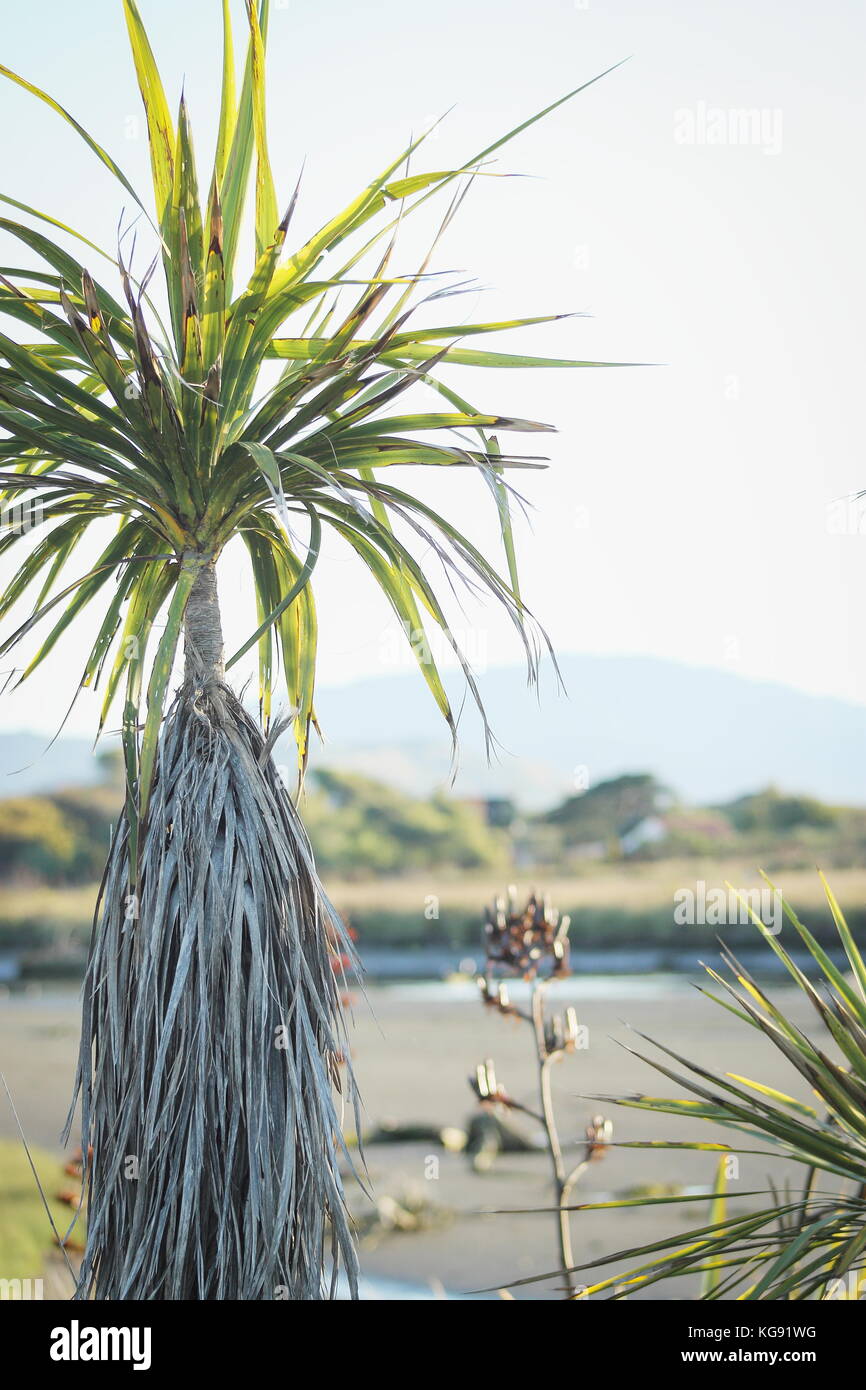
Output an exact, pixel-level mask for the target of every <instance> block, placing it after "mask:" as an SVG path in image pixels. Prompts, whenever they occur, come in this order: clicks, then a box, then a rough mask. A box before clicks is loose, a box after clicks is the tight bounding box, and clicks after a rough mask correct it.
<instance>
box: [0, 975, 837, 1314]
mask: <svg viewBox="0 0 866 1390" xmlns="http://www.w3.org/2000/svg"><path fill="white" fill-rule="evenodd" d="M700 978H701V972H700V971H699V970H697V969H696V971H695V974H694V979H695V980H699V979H700ZM772 993H773V997H774V998H776V999H777V1000H778V1001H779V1003H780V1004H781V1005H782V1007H783V1008H784V1009H785V1010H786V1011H789V1012H790V1014H791V1016H792V1017H793V1018H794V1019H795V1020H797V1021H801V1022H803V1023H804V1024H806V1023H808V1026H809V1027H810V1028H811V1027H812V1026H813V1025H812V1023H811V1020H810V1018H809V1014H810V1011H809V1008H808V1005H807V1004H806V1003H805V1001H804V1000H803V998H802V996H801V995H800V994H799V993H798V992H797V991H796V990H793V989H787V988H785V987H784V986H783V985H781V984H779V985H776V986H774V987H773V989H772ZM558 998H561V999H562V1002H563V1003H572V1002H573V1003H574V1005H575V1008H576V1009H577V1013H578V1019H579V1022H580V1024H581V1025H583V1026H585V1028H586V1029H587V1030H588V1031H587V1037H586V1039H585V1040H586V1041H587V1042H588V1046H587V1047H585V1048H584V1049H583V1050H581V1051H578V1052H576V1053H574V1054H572V1055H570V1056H568V1057H566V1058H565V1059H563V1061H562V1062H561V1063H560V1064H559V1065H557V1066H556V1067H555V1068H554V1070H553V1087H554V1094H555V1099H556V1109H557V1115H558V1117H559V1126H560V1133H561V1138H562V1142H563V1146H564V1148H565V1149H566V1160H567V1161H568V1160H569V1159H570V1160H571V1162H572V1163H573V1162H575V1161H576V1160H577V1158H578V1157H579V1156H580V1152H581V1140H582V1136H583V1132H584V1127H585V1125H586V1123H587V1121H588V1119H589V1118H590V1117H591V1116H592V1115H594V1114H597V1113H602V1114H604V1115H606V1116H608V1117H610V1118H611V1119H612V1120H613V1122H614V1127H615V1134H614V1138H615V1139H616V1140H619V1141H624V1140H635V1139H680V1140H703V1141H708V1140H711V1139H716V1140H718V1139H724V1138H725V1137H726V1136H725V1135H724V1134H723V1133H722V1132H721V1131H717V1130H715V1129H714V1128H713V1127H711V1126H710V1125H709V1124H707V1123H706V1122H701V1121H692V1122H688V1121H683V1120H680V1119H677V1118H673V1117H669V1116H664V1115H653V1114H647V1113H645V1112H642V1111H637V1110H633V1109H624V1108H622V1107H618V1106H615V1105H612V1104H610V1103H608V1102H606V1101H598V1100H593V1099H588V1098H587V1097H591V1096H593V1095H595V1094H599V1093H600V1094H605V1095H606V1094H612V1095H624V1094H628V1093H634V1092H636V1091H644V1092H645V1093H648V1094H652V1095H677V1094H681V1092H680V1091H679V1090H678V1088H677V1087H676V1086H675V1085H674V1083H672V1082H669V1081H668V1080H666V1079H665V1078H664V1077H662V1076H660V1075H659V1074H658V1073H656V1072H654V1071H653V1070H652V1068H650V1067H649V1066H647V1065H646V1064H644V1063H643V1062H641V1061H640V1060H638V1059H637V1058H635V1057H634V1056H632V1055H630V1053H629V1052H628V1051H627V1050H626V1047H632V1048H636V1049H637V1050H639V1051H643V1052H648V1051H651V1049H650V1047H649V1045H648V1044H646V1043H645V1042H644V1041H643V1040H642V1039H641V1038H639V1037H638V1036H637V1035H636V1033H635V1031H633V1030H638V1031H640V1032H645V1033H647V1034H649V1035H650V1036H651V1037H653V1038H656V1039H658V1040H660V1041H663V1042H665V1043H666V1045H668V1046H669V1047H671V1048H673V1049H674V1050H675V1051H678V1052H680V1053H682V1054H686V1055H688V1056H689V1057H693V1058H694V1059H695V1060H696V1061H699V1062H700V1063H702V1064H704V1065H706V1066H707V1067H708V1068H711V1069H714V1070H717V1071H722V1072H725V1071H727V1072H734V1073H739V1074H741V1075H745V1076H748V1077H750V1078H753V1079H755V1080H759V1081H761V1082H763V1083H765V1084H767V1085H770V1086H774V1087H777V1088H779V1089H781V1090H783V1091H785V1092H787V1093H789V1094H794V1095H796V1096H797V1097H798V1098H801V1099H808V1096H807V1094H806V1090H805V1087H804V1086H803V1085H801V1084H799V1083H798V1078H796V1077H795V1076H793V1075H792V1074H791V1070H790V1068H789V1067H788V1065H787V1064H786V1063H785V1062H784V1060H783V1059H782V1058H781V1056H780V1055H779V1054H778V1053H777V1052H775V1050H774V1049H773V1048H772V1047H771V1046H770V1044H769V1043H768V1042H767V1041H766V1039H764V1038H763V1037H762V1036H760V1035H759V1034H758V1033H757V1032H756V1031H755V1030H753V1029H751V1028H749V1027H747V1026H746V1025H745V1024H743V1023H741V1022H740V1021H739V1020H737V1019H736V1018H734V1017H732V1015H731V1014H730V1013H728V1012H727V1011H725V1010H724V1009H722V1008H720V1007H719V1006H718V1005H716V1004H714V1003H712V1002H711V1001H710V1000H708V999H706V998H704V997H703V996H701V995H700V994H699V993H698V992H697V991H696V990H695V989H694V988H693V987H692V985H691V984H690V982H689V981H688V980H686V979H685V978H680V977H675V978H674V977H672V978H667V979H660V980H651V979H647V978H643V977H620V978H616V979H614V978H608V979H599V978H597V977H596V978H593V977H588V978H586V979H584V980H571V981H567V982H564V983H563V984H562V985H557V986H555V987H554V989H553V990H552V991H551V1003H555V1001H556V1000H557V999H558ZM353 1000H354V1003H353V1008H352V1016H353V1021H352V1026H351V1035H352V1052H353V1058H352V1060H353V1065H354V1067H355V1071H356V1074H357V1077H358V1080H359V1084H360V1087H361V1091H362V1096H363V1102H364V1121H363V1127H364V1130H365V1131H366V1132H368V1133H369V1132H371V1131H373V1130H375V1129H376V1128H377V1127H379V1126H381V1125H383V1124H385V1125H409V1124H411V1125H421V1126H424V1127H425V1128H426V1127H430V1129H432V1130H436V1129H440V1128H444V1127H452V1128H456V1129H464V1130H465V1128H466V1125H467V1123H468V1121H469V1119H470V1117H471V1116H472V1115H473V1113H475V1112H476V1111H477V1102H476V1101H475V1100H474V1097H473V1095H472V1093H471V1091H470V1088H469V1085H468V1082H467V1078H468V1077H469V1075H470V1074H471V1073H472V1072H474V1069H475V1067H476V1065H477V1064H478V1063H479V1062H481V1061H483V1060H484V1059H486V1058H493V1059H494V1060H495V1063H496V1073H497V1078H498V1079H499V1081H500V1082H501V1083H503V1084H504V1086H505V1087H506V1089H507V1091H508V1092H509V1093H510V1094H511V1095H513V1096H514V1097H516V1098H518V1099H520V1100H521V1101H525V1102H526V1103H528V1104H529V1105H530V1106H532V1107H533V1108H536V1107H537V1101H536V1096H535V1085H536V1074H535V1063H534V1056H533V1051H532V1040H531V1036H530V1033H529V1029H528V1027H527V1025H526V1024H524V1023H521V1022H520V1021H518V1020H513V1019H505V1018H503V1017H501V1016H500V1015H498V1014H497V1013H496V1012H494V1011H493V1010H489V1009H485V1008H484V1007H483V1006H482V1005H481V1003H480V1002H479V1001H478V999H477V997H476V996H475V994H474V991H473V988H472V986H471V984H465V985H455V986H448V985H443V984H438V983H437V984H435V985H429V986H425V985H393V986H381V985H380V986H375V985H374V986H371V987H369V988H368V990H367V994H366V997H365V996H364V995H363V994H362V993H361V992H360V991H358V990H354V991H353ZM629 1025H630V1027H629ZM77 1030H78V1003H77V996H76V993H75V991H74V990H72V989H69V990H64V989H60V988H58V987H56V986H44V987H35V986H34V987H31V988H30V990H28V991H26V992H21V993H13V994H8V995H6V996H5V997H4V998H2V999H0V1068H2V1070H3V1071H4V1073H5V1075H6V1079H7V1082H8V1085H9V1088H10V1090H11V1092H12V1095H13V1097H14V1100H15V1104H16V1107H17V1109H18V1113H19V1116H20V1119H21V1123H22V1126H23V1128H24V1132H25V1134H26V1136H27V1138H28V1140H29V1141H30V1142H32V1143H34V1144H39V1145H41V1146H42V1147H44V1148H47V1149H49V1150H51V1151H54V1152H58V1153H59V1152H60V1148H59V1138H58V1137H59V1133H60V1129H61V1127H62V1124H63V1120H64V1118H65V1114H66V1108H67V1105H68V1099H69V1093H70V1089H71V1085H72V1076H73V1071H74V1064H75V1053H76V1047H77ZM623 1044H625V1046H623ZM656 1055H658V1054H656ZM670 1065H672V1066H673V1068H674V1069H675V1070H676V1069H677V1064H675V1063H671V1064H670ZM518 1120H519V1121H520V1123H521V1128H522V1129H523V1130H524V1131H525V1132H526V1134H527V1135H529V1136H531V1135H532V1134H533V1132H534V1127H533V1124H532V1122H531V1121H529V1120H525V1119H523V1118H522V1117H518ZM16 1133H17V1131H16V1126H15V1122H14V1119H13V1116H12V1114H11V1112H10V1108H9V1105H8V1101H7V1100H6V1097H5V1095H4V1096H3V1097H0V1137H2V1138H14V1137H15V1136H16ZM727 1137H728V1138H730V1137H731V1136H730V1135H729V1136H727ZM366 1162H367V1168H368V1177H367V1182H368V1185H369V1187H370V1188H371V1190H372V1193H373V1197H374V1199H375V1201H376V1202H377V1203H378V1209H377V1210H374V1207H373V1204H372V1203H371V1202H370V1201H369V1200H368V1199H367V1198H366V1197H365V1196H364V1194H363V1193H362V1192H361V1191H360V1189H359V1188H357V1187H355V1186H354V1185H352V1184H350V1200H351V1205H352V1208H353V1210H354V1211H355V1212H356V1213H357V1215H358V1217H359V1220H360V1221H361V1224H362V1226H363V1227H365V1228H367V1233H366V1234H365V1235H364V1237H363V1238H362V1244H361V1259H362V1267H363V1270H364V1272H365V1274H367V1275H368V1276H370V1277H371V1278H372V1279H374V1280H375V1279H383V1280H389V1281H391V1280H393V1281H398V1282H399V1284H400V1285H404V1286H406V1288H405V1293H406V1295H407V1296H408V1295H409V1293H410V1292H411V1291H412V1290H414V1292H415V1295H416V1296H420V1295H421V1294H423V1293H424V1292H425V1291H429V1294H428V1296H430V1295H432V1296H439V1297H441V1296H442V1294H443V1291H444V1292H446V1293H447V1295H448V1296H465V1295H466V1293H467V1292H468V1291H471V1290H478V1289H488V1288H494V1289H495V1288H497V1287H499V1286H502V1285H505V1284H510V1283H512V1281H514V1280H518V1279H527V1278H529V1279H531V1278H532V1277H533V1276H535V1275H540V1274H543V1273H544V1272H545V1271H548V1270H550V1269H551V1268H554V1267H555V1265H556V1259H557V1255H556V1244H555V1229H554V1222H555V1217H554V1215H553V1214H552V1213H550V1212H544V1211H534V1212H533V1214H530V1215H508V1214H501V1211H502V1209H506V1210H508V1209H512V1210H513V1209H514V1208H518V1207H529V1208H533V1209H536V1208H543V1207H544V1206H545V1204H548V1203H549V1202H550V1200H551V1185H550V1165H549V1160H548V1157H547V1155H546V1153H544V1152H538V1153H536V1152H526V1153H522V1152H518V1153H505V1154H501V1155H500V1156H499V1158H498V1159H497V1160H496V1161H495V1162H494V1163H493V1166H492V1168H491V1169H490V1170H489V1171H488V1172H486V1173H478V1172H476V1171H474V1169H473V1167H472V1165H471V1163H470V1162H469V1160H468V1159H467V1157H466V1156H465V1155H464V1154H462V1153H459V1152H449V1151H447V1150H445V1149H443V1148H442V1147H440V1145H439V1144H438V1143H436V1142H435V1140H434V1139H433V1138H432V1137H431V1138H427V1137H422V1138H421V1139H419V1140H417V1141H413V1142H397V1143H392V1142H389V1143H372V1144H369V1145H368V1146H367V1148H366ZM715 1163H716V1159H715V1156H714V1155H712V1154H707V1153H696V1152H688V1151H685V1152H674V1153H672V1152H667V1151H664V1150H657V1151H654V1152H651V1153H650V1152H643V1151H639V1150H634V1149H628V1148H616V1147H612V1148H611V1149H610V1150H609V1151H608V1152H607V1154H606V1156H605V1157H604V1159H603V1160H602V1161H600V1162H594V1163H592V1164H591V1165H590V1166H589V1168H588V1170H587V1171H586V1173H585V1175H584V1177H583V1178H582V1179H581V1181H580V1184H579V1186H578V1187H577V1189H576V1190H575V1196H574V1199H573V1200H574V1201H575V1202H593V1201H606V1200H609V1199H610V1198H611V1197H612V1196H614V1195H625V1194H627V1193H628V1194H633V1193H634V1191H635V1189H638V1188H641V1187H643V1188H645V1187H646V1186H647V1185H649V1184H654V1185H664V1184H667V1185H676V1186H677V1187H679V1188H692V1187H699V1188H700V1187H706V1186H709V1184H711V1183H712V1181H713V1176H714V1170H715ZM569 1166H570V1165H569ZM786 1174H790V1175H792V1176H793V1177H794V1178H795V1179H796V1177H797V1170H796V1169H795V1168H793V1167H792V1166H791V1165H788V1164H786V1163H785V1162H784V1161H782V1160H779V1159H777V1158H775V1157H772V1158H770V1157H766V1158H765V1157H755V1156H745V1157H742V1158H741V1159H740V1160H739V1172H738V1174H737V1175H736V1176H735V1177H734V1178H733V1179H732V1180H731V1181H730V1183H729V1192H730V1194H731V1198H732V1202H733V1203H734V1206H733V1209H734V1210H736V1209H738V1208H739V1209H742V1207H741V1206H740V1203H739V1200H738V1198H737V1194H738V1193H743V1192H746V1191H748V1190H750V1189H756V1188H759V1189H766V1188H767V1179H768V1177H771V1178H772V1179H773V1181H774V1182H775V1183H776V1184H777V1186H781V1185H782V1184H783V1183H784V1181H785V1177H786ZM743 1200H746V1199H743ZM751 1200H754V1199H751ZM493 1210H498V1211H499V1212H500V1214H489V1213H490V1212H491V1211H493ZM406 1213H408V1216H407V1215H406ZM706 1213H707V1203H706V1202H705V1201H704V1200H701V1201H697V1202H693V1203H684V1204H681V1205H680V1204H677V1205H666V1206H662V1207H656V1208H652V1209H640V1208H638V1209H635V1208H632V1209H629V1210H627V1211H619V1212H611V1211H596V1212H576V1213H575V1214H574V1215H573V1217H572V1238H573V1244H574V1252H575V1259H576V1260H577V1261H579V1262H580V1263H584V1262H587V1261H593V1260H598V1259H599V1258H600V1257H601V1256H602V1255H604V1254H606V1253H610V1252H613V1251H616V1250H621V1249H624V1248H627V1247H629V1246H634V1245H638V1244H641V1243H642V1242H644V1241H647V1240H651V1239H661V1238H663V1237H664V1236H665V1235H668V1234H671V1235H673V1234H676V1233H678V1232H685V1231H686V1230H687V1229H688V1228H689V1227H690V1226H698V1225H701V1224H703V1222H704V1221H705V1220H706ZM401 1224H402V1225H409V1226H414V1227H415V1228H414V1229H400V1226H401ZM622 1268H623V1266H622V1265H620V1266H612V1267H610V1268H607V1267H606V1268H605V1269H604V1270H602V1271H601V1272H600V1274H598V1275H594V1274H593V1273H592V1272H591V1271H587V1272H584V1273H582V1274H580V1275H579V1276H576V1278H577V1279H578V1281H579V1282H581V1283H587V1284H589V1283H592V1282H593V1281H594V1279H595V1278H597V1277H605V1276H607V1275H609V1274H611V1273H614V1272H618V1271H619V1270H621V1269H622ZM2 1273H3V1271H0V1275H2ZM410 1286H411V1287H410ZM560 1286H561V1280H560V1279H559V1278H554V1279H552V1280H548V1281H544V1282H541V1283H529V1284H526V1285H523V1286H521V1287H517V1288H514V1289H513V1294H514V1296H515V1297H517V1298H546V1299H550V1298H555V1297H558V1296H560V1295H559V1294H558V1293H557V1289H558V1288H559V1287H560ZM390 1292H391V1293H392V1294H396V1293H398V1292H399V1291H397V1290H393V1289H391V1290H390ZM694 1295H695V1289H694V1286H693V1284H689V1283H687V1282H685V1281H682V1280H681V1281H678V1282H677V1283H666V1284H662V1285H660V1286H658V1287H656V1288H654V1289H650V1290H647V1291H646V1293H645V1294H644V1295H641V1296H652V1297H658V1298H688V1297H694ZM599 1296H600V1295H599Z"/></svg>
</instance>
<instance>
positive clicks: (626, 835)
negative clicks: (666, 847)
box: [619, 813, 669, 855]
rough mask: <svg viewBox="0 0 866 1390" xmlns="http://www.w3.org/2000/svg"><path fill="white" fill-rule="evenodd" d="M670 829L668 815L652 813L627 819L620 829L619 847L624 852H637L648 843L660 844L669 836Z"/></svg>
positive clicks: (626, 853) (627, 853)
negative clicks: (630, 819)
mask: <svg viewBox="0 0 866 1390" xmlns="http://www.w3.org/2000/svg"><path fill="white" fill-rule="evenodd" d="M668 834H669V830H668V823H667V817H666V816H659V815H656V814H655V813H652V814H650V815H648V816H638V818H637V819H636V820H632V821H627V822H626V824H625V825H624V826H621V827H620V831H619V847H620V850H621V851H622V853H623V854H625V855H629V854H636V853H637V852H638V850H642V849H646V847H647V846H648V845H657V844H660V843H661V841H662V840H666V839H667V838H668Z"/></svg>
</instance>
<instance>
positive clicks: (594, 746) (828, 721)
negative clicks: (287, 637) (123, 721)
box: [0, 656, 866, 809]
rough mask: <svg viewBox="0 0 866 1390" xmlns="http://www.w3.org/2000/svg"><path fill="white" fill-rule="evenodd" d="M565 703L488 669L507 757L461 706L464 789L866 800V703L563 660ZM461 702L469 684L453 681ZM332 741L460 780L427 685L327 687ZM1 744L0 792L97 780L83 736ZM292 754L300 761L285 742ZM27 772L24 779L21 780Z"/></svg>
mask: <svg viewBox="0 0 866 1390" xmlns="http://www.w3.org/2000/svg"><path fill="white" fill-rule="evenodd" d="M560 665H561V668H562V674H563V679H564V682H565V686H566V692H567V693H566V694H565V695H562V694H559V693H558V692H557V689H556V683H555V680H554V677H553V674H552V672H551V671H550V670H549V669H547V670H546V671H545V675H544V679H543V685H542V693H541V697H540V699H537V698H536V696H535V695H534V694H533V693H532V692H531V691H528V690H527V688H526V682H525V677H524V674H523V672H522V671H521V670H520V669H519V668H517V667H507V668H500V669H496V670H491V671H489V672H488V673H487V674H486V675H485V676H484V677H483V678H482V680H481V688H482V693H483V695H484V699H485V703H486V705H487V710H488V714H489V717H490V720H491V723H492V725H493V728H494V732H495V734H496V736H497V738H498V739H499V741H500V744H501V748H500V751H499V756H498V760H497V761H494V762H493V764H492V765H491V766H489V767H488V766H487V764H486V762H485V758H484V747H483V739H482V736H481V730H480V724H479V721H478V719H477V716H475V715H474V713H473V711H472V710H471V708H470V706H469V705H468V704H466V706H465V708H464V718H463V720H462V722H461V754H460V769H459V776H458V779H457V782H456V785H455V791H456V793H457V794H458V795H461V796H480V795H483V796H497V795H504V796H512V797H514V798H515V799H516V800H517V801H518V802H519V803H520V804H521V805H523V806H525V807H527V808H529V809H540V808H543V807H549V806H551V805H552V804H553V803H554V802H556V801H559V800H562V799H563V798H564V797H566V796H568V795H570V794H571V793H572V792H574V791H575V790H576V789H578V788H579V787H580V785H581V783H583V784H584V785H585V784H586V783H587V782H588V783H589V784H590V785H593V784H595V783H597V782H599V781H601V780H602V779H604V778H607V777H614V776H616V775H618V774H620V773H623V772H633V771H643V770H648V771H651V772H652V773H654V774H655V776H656V777H658V778H659V780H660V781H661V782H663V783H664V784H666V785H668V786H670V787H672V788H673V789H674V790H675V791H676V792H678V793H679V794H680V795H681V796H682V797H683V798H684V799H685V800H687V801H690V802H694V803H699V804H707V803H714V802H721V801H727V800H730V799H731V798H733V797H735V796H737V795H739V794H740V793H743V792H746V791H752V790H754V789H755V788H758V787H762V786H766V785H768V784H775V785H777V786H779V787H781V788H784V789H786V790H790V791H792V792H801V793H806V794H809V795H811V796H816V797H819V798H821V799H822V800H824V801H829V802H837V803H844V804H850V805H858V804H864V803H866V705H864V706H860V705H855V704H850V703H847V702H845V701H843V700H837V699H832V698H829V697H824V696H814V695H806V694H803V693H802V692H801V691H797V690H792V689H790V688H789V687H787V686H782V685H777V684H771V683H762V682H758V681H752V680H747V679H744V678H743V677H742V676H738V675H736V674H735V673H733V672H729V671H721V670H715V669H707V668H700V667H691V666H683V665H678V664H677V663H675V662H669V661H661V660H657V659H655V658H650V657H643V656H622V657H618V656H565V657H563V658H562V659H561V661H560ZM449 684H450V689H451V694H452V698H453V699H454V701H455V704H457V705H459V704H460V702H461V699H462V691H461V686H460V682H459V680H458V679H457V678H452V679H451V680H450V682H449ZM317 704H318V712H319V718H320V722H321V724H322V728H323V731H324V733H325V736H326V740H327V742H326V744H325V747H324V749H322V748H320V747H315V748H314V751H313V762H314V765H318V766H333V767H338V768H343V769H345V770H347V771H356V772H362V773H365V774H366V775H368V776H371V777H375V778H378V779H380V780H381V781H384V782H389V783H391V784H392V785H394V786H396V787H399V788H400V789H402V790H405V791H409V792H413V793H415V794H418V795H421V794H424V793H426V792H428V791H430V790H431V789H433V788H434V787H436V786H440V785H442V784H443V783H444V782H446V781H447V779H448V775H449V755H450V745H449V738H448V731H447V729H446V728H445V726H444V724H443V723H442V721H441V720H440V719H439V716H438V714H437V711H436V708H435V706H434V704H433V701H432V699H431V697H430V696H429V694H428V692H427V690H426V688H425V687H424V685H423V682H421V681H419V679H418V677H417V675H415V674H414V673H406V674H400V675H389V676H381V677H376V678H372V679H367V680H362V681H359V682H357V683H355V684H354V685H351V686H345V687H326V688H323V689H322V690H321V691H320V692H319V698H318V701H317ZM47 743H48V739H47V737H45V736H37V735H33V734H3V735H0V794H2V795H14V794H21V793H24V792H29V791H41V790H50V789H52V788H55V787H57V786H60V785H64V784H65V785H69V784H73V783H74V784H82V785H83V784H86V783H92V782H94V781H96V780H97V769H96V768H95V766H94V761H93V759H92V756H91V753H90V744H89V742H88V740H86V739H77V738H61V739H59V740H58V741H57V743H55V744H54V746H53V747H52V748H51V749H49V750H48V751H45V750H46V745H47ZM283 756H284V758H285V760H286V762H291V759H292V752H291V750H290V748H289V746H288V744H285V745H284V751H283ZM22 767H23V768H24V769H25V770H24V771H21V772H19V773H18V774H17V775H16V776H9V775H8V774H9V773H10V772H12V771H13V769H16V768H22Z"/></svg>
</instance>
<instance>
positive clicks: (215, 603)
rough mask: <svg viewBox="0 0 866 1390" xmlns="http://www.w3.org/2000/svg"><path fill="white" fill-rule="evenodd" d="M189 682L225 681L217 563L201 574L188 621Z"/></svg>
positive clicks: (189, 609) (186, 631)
mask: <svg viewBox="0 0 866 1390" xmlns="http://www.w3.org/2000/svg"><path fill="white" fill-rule="evenodd" d="M184 657H185V678H186V680H187V681H191V682H194V683H196V684H206V683H207V682H208V681H214V680H216V681H222V680H224V679H225V673H226V671H225V651H224V648H223V630H222V622H221V619H220V605H219V595H218V593H217V581H216V566H215V565H214V563H213V561H211V562H210V563H209V564H207V565H205V567H204V569H201V570H199V573H198V578H197V579H196V581H195V584H194V585H193V587H192V593H191V594H190V596H189V601H188V603H187V606H186V618H185V621H184Z"/></svg>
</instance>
